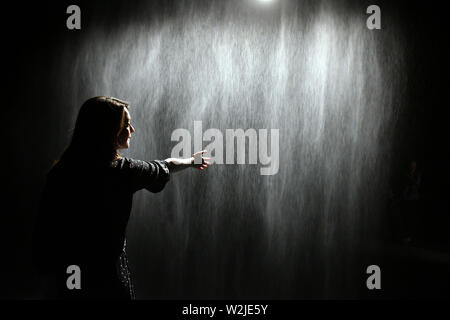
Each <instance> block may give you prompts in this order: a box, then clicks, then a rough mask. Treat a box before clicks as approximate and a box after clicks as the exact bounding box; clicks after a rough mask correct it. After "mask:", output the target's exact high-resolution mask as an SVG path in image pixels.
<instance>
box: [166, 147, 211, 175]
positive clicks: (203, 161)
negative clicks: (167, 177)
mask: <svg viewBox="0 0 450 320" xmlns="http://www.w3.org/2000/svg"><path fill="white" fill-rule="evenodd" d="M206 152H207V151H206V150H202V151H198V152H196V153H194V154H193V155H192V157H190V158H186V159H180V158H168V159H165V160H164V161H165V162H167V165H168V167H169V171H170V172H171V173H172V172H177V171H181V170H184V169H186V168H191V167H192V168H197V169H200V170H203V169H206V168H207V167H208V164H209V162H208V161H207V160H209V159H210V158H208V157H204V156H203V154H204V153H206ZM195 159H198V160H197V161H195ZM197 162H198V163H197Z"/></svg>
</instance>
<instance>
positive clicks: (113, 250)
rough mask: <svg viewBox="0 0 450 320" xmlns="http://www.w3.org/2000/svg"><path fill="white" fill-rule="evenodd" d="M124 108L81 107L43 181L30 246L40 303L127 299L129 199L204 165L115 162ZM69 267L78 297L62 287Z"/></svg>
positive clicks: (125, 134) (109, 102) (114, 104)
mask: <svg viewBox="0 0 450 320" xmlns="http://www.w3.org/2000/svg"><path fill="white" fill-rule="evenodd" d="M128 108H129V104H128V103H127V102H125V101H121V100H119V99H116V98H111V97H104V96H101V97H95V98H91V99H89V100H87V101H86V102H85V103H84V104H83V105H82V107H81V109H80V111H79V114H78V118H77V121H76V124H75V129H74V132H73V136H72V140H71V142H70V145H69V146H68V148H67V149H66V150H65V152H64V153H63V155H62V157H61V158H60V160H59V161H58V162H57V163H56V164H54V165H53V167H52V168H51V170H50V171H49V172H48V173H47V179H46V184H45V187H44V190H43V193H42V198H41V203H40V206H39V212H38V217H37V222H36V228H35V234H34V242H33V245H34V249H33V260H34V264H35V267H36V270H37V272H38V274H39V277H40V280H41V282H40V283H42V293H43V295H44V297H46V298H52V299H133V298H134V290H133V285H132V282H131V277H130V272H129V268H128V262H127V258H126V253H125V230H126V227H127V223H128V218H129V216H130V212H131V207H132V199H133V194H134V193H135V192H136V191H138V190H141V189H147V190H148V191H150V192H154V193H156V192H160V191H161V190H163V188H164V186H165V185H166V183H167V182H168V181H169V177H170V174H171V173H173V172H176V171H180V170H182V169H186V168H189V167H195V168H198V169H200V170H203V169H205V168H206V167H207V166H208V164H209V163H208V162H207V160H209V158H206V157H204V156H203V154H204V153H205V152H206V151H205V150H203V151H199V152H197V153H195V154H194V155H193V157H191V158H186V159H176V158H169V159H165V160H154V161H148V162H147V161H141V160H134V159H131V158H124V157H122V156H121V155H120V154H119V152H118V150H120V149H126V148H128V147H129V143H130V137H131V134H132V133H133V132H134V128H133V126H132V124H131V117H130V112H129V110H128ZM194 158H195V159H196V160H197V161H195V163H194ZM197 162H198V163H199V164H197ZM72 265H75V266H77V267H79V270H80V273H79V275H80V277H79V279H80V280H81V281H80V284H81V288H80V289H77V288H76V287H75V288H73V286H72V285H73V284H75V283H76V279H73V278H72V279H69V277H71V276H72V275H73V276H76V272H74V271H73V270H68V267H69V266H72ZM69 282H70V284H71V285H70V286H69V285H68V284H69Z"/></svg>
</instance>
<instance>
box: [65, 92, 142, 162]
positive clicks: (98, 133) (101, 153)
mask: <svg viewBox="0 0 450 320" xmlns="http://www.w3.org/2000/svg"><path fill="white" fill-rule="evenodd" d="M128 107H129V104H128V103H127V102H125V101H122V100H119V99H116V98H112V97H104V96H99V97H94V98H90V99H88V100H87V101H86V102H85V103H83V105H82V106H81V109H80V111H79V113H78V117H77V120H76V123H75V129H74V132H73V136H72V141H71V143H70V145H69V148H68V149H67V151H66V153H69V155H70V156H71V157H72V156H76V155H79V153H83V154H89V155H91V156H93V157H97V158H98V159H99V160H101V161H106V162H108V161H112V160H114V159H116V158H118V157H119V153H118V150H119V149H125V148H128V147H129V142H130V137H131V133H132V132H134V128H133V127H132V125H131V123H130V120H131V119H130V113H129V112H128Z"/></svg>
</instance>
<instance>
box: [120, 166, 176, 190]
mask: <svg viewBox="0 0 450 320" xmlns="http://www.w3.org/2000/svg"><path fill="white" fill-rule="evenodd" d="M127 160H128V161H129V171H130V178H131V187H132V189H133V191H138V190H141V189H147V190H148V191H150V192H154V193H156V192H160V191H161V190H163V189H164V187H165V185H166V183H167V182H168V181H169V180H170V171H169V168H168V166H167V162H165V161H163V160H153V161H143V160H135V159H127Z"/></svg>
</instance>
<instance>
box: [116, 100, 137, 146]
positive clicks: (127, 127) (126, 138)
mask: <svg viewBox="0 0 450 320" xmlns="http://www.w3.org/2000/svg"><path fill="white" fill-rule="evenodd" d="M133 132H134V128H133V126H132V125H131V117H130V113H129V112H128V109H126V108H125V124H124V127H123V129H122V131H121V132H120V134H119V138H118V146H117V149H127V148H129V147H130V138H131V133H133Z"/></svg>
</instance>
